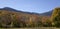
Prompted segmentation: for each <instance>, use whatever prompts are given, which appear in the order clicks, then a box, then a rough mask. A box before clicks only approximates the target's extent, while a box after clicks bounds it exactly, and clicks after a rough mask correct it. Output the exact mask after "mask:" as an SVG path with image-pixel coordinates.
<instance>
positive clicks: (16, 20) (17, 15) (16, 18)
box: [0, 7, 52, 27]
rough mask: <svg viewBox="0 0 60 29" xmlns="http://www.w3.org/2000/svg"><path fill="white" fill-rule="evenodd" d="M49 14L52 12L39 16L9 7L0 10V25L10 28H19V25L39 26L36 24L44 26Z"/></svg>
mask: <svg viewBox="0 0 60 29" xmlns="http://www.w3.org/2000/svg"><path fill="white" fill-rule="evenodd" d="M51 12H52V11H50V12H48V13H43V14H42V15H41V14H38V13H30V12H23V11H18V10H15V9H12V8H9V7H5V8H1V9H0V24H1V25H3V27H11V25H12V27H13V26H14V27H20V26H21V25H20V24H22V26H23V27H25V26H28V27H30V26H39V25H37V24H41V23H43V24H44V23H46V21H47V20H49V19H50V17H51ZM49 13H50V14H49ZM44 14H45V15H44ZM46 14H47V15H46ZM40 22H41V23H40ZM27 24H28V25H27ZM1 25H0V26H1ZM22 26H21V27H22ZM40 26H43V25H40Z"/></svg>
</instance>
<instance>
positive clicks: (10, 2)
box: [0, 0, 60, 13]
mask: <svg viewBox="0 0 60 29" xmlns="http://www.w3.org/2000/svg"><path fill="white" fill-rule="evenodd" d="M59 6H60V0H0V8H3V7H11V8H14V9H16V10H19V11H20V10H21V11H27V12H35V13H44V12H47V11H50V10H52V9H53V8H55V7H59Z"/></svg>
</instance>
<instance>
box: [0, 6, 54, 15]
mask: <svg viewBox="0 0 60 29" xmlns="http://www.w3.org/2000/svg"><path fill="white" fill-rule="evenodd" d="M0 10H6V11H14V12H21V13H26V14H36V15H42V16H51V14H52V12H53V10H51V11H48V12H45V13H41V14H40V13H34V12H32V13H30V12H24V11H18V10H15V9H13V8H10V7H4V8H0Z"/></svg>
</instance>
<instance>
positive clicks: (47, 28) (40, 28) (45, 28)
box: [0, 27, 60, 29]
mask: <svg viewBox="0 0 60 29" xmlns="http://www.w3.org/2000/svg"><path fill="white" fill-rule="evenodd" d="M0 29H60V28H56V27H36V28H0Z"/></svg>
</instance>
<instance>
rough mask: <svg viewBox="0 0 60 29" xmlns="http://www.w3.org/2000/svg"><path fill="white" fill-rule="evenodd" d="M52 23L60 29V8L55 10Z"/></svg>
mask: <svg viewBox="0 0 60 29" xmlns="http://www.w3.org/2000/svg"><path fill="white" fill-rule="evenodd" d="M51 21H52V25H53V26H55V27H60V7H59V8H55V9H54V11H53V14H52V17H51Z"/></svg>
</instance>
